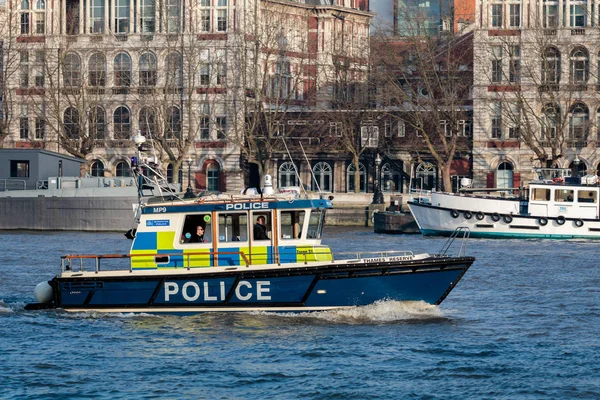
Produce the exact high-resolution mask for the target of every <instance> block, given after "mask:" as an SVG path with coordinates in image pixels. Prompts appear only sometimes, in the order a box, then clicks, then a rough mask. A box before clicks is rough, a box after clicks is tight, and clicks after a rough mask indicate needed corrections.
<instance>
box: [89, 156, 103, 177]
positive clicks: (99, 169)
mask: <svg viewBox="0 0 600 400" xmlns="http://www.w3.org/2000/svg"><path fill="white" fill-rule="evenodd" d="M90 171H91V173H92V176H100V177H102V176H104V164H103V163H102V161H100V160H94V161H92V166H91V168H90Z"/></svg>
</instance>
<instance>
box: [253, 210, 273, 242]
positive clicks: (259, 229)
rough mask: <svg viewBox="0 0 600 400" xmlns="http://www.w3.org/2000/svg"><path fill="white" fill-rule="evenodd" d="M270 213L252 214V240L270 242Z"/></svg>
mask: <svg viewBox="0 0 600 400" xmlns="http://www.w3.org/2000/svg"><path fill="white" fill-rule="evenodd" d="M270 217H271V213H264V212H261V213H253V218H254V229H253V230H252V239H253V240H271V218H270Z"/></svg>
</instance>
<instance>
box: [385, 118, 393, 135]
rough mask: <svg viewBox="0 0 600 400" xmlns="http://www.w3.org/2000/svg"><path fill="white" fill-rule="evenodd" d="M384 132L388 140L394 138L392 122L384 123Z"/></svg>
mask: <svg viewBox="0 0 600 400" xmlns="http://www.w3.org/2000/svg"><path fill="white" fill-rule="evenodd" d="M383 130H384V135H385V137H386V138H389V137H392V121H385V122H384V123H383Z"/></svg>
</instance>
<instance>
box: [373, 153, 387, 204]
mask: <svg viewBox="0 0 600 400" xmlns="http://www.w3.org/2000/svg"><path fill="white" fill-rule="evenodd" d="M380 166H381V157H379V153H377V157H375V182H374V184H375V185H374V186H375V188H374V189H373V203H372V204H383V203H384V200H383V193H382V192H381V179H380V178H381V177H380V175H381V172H380V170H379V167H380Z"/></svg>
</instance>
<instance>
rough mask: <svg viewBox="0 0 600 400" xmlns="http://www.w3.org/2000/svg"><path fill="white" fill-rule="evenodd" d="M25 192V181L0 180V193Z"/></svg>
mask: <svg viewBox="0 0 600 400" xmlns="http://www.w3.org/2000/svg"><path fill="white" fill-rule="evenodd" d="M8 190H27V181H25V180H22V179H0V192H6V191H8Z"/></svg>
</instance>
